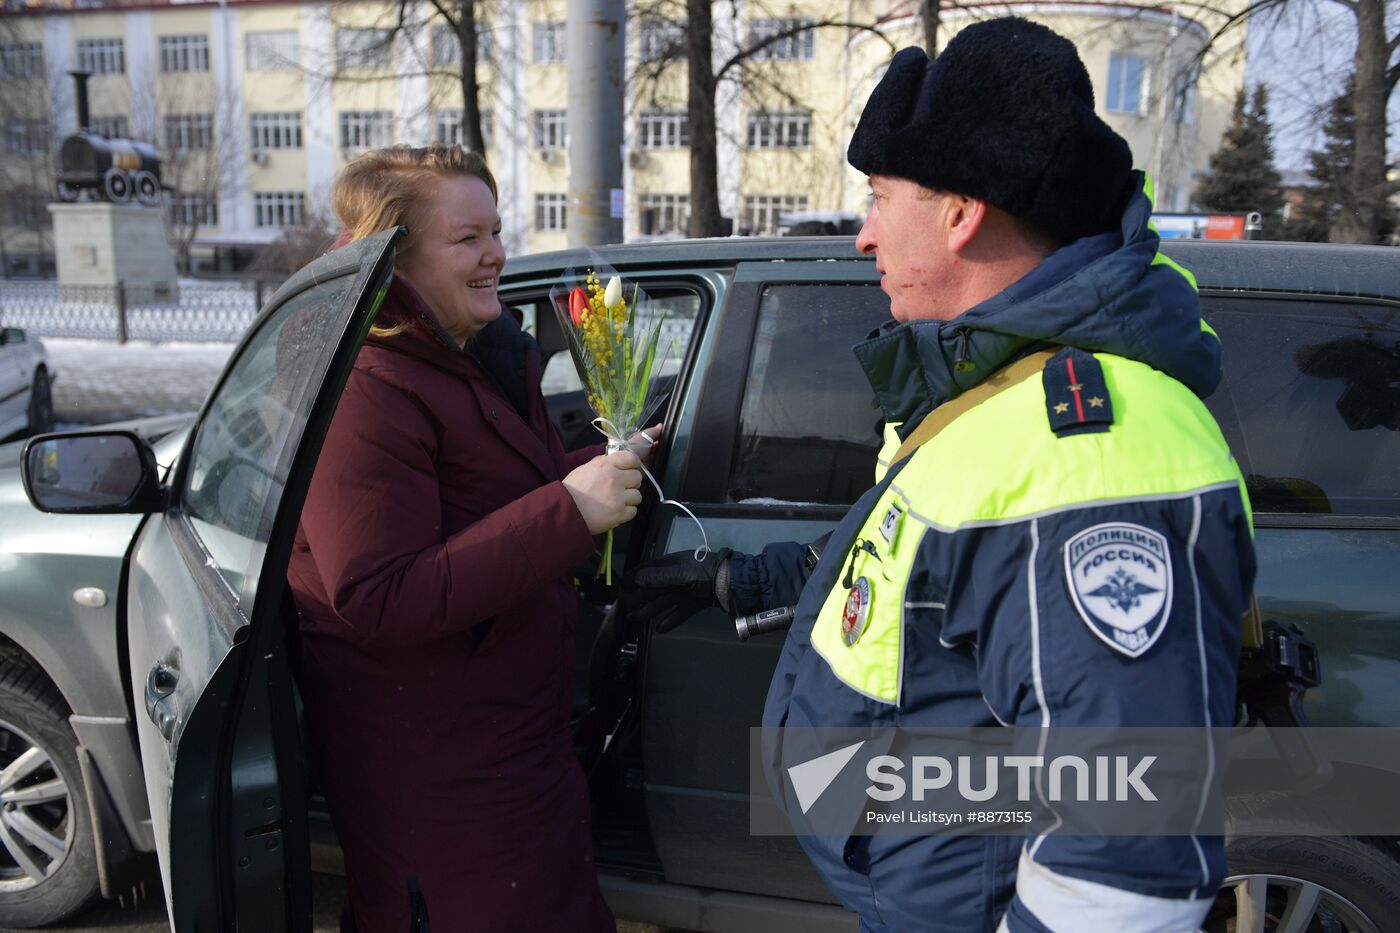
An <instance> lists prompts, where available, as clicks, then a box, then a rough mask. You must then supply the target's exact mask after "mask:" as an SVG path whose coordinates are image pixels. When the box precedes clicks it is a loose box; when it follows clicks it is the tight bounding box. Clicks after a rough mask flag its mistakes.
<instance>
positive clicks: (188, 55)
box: [160, 36, 209, 73]
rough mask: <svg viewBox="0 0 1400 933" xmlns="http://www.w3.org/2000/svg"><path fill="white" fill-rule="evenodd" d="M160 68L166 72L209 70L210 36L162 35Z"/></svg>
mask: <svg viewBox="0 0 1400 933" xmlns="http://www.w3.org/2000/svg"><path fill="white" fill-rule="evenodd" d="M160 70H161V71H163V72H166V73H170V72H177V71H208V70H209V37H208V36H161V37H160Z"/></svg>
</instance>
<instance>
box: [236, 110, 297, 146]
mask: <svg viewBox="0 0 1400 933" xmlns="http://www.w3.org/2000/svg"><path fill="white" fill-rule="evenodd" d="M248 130H249V137H250V141H251V144H252V147H253V151H254V152H266V151H268V150H271V149H300V148H301V113H300V112H298V111H287V112H276V113H271V112H269V113H251V114H249V115H248Z"/></svg>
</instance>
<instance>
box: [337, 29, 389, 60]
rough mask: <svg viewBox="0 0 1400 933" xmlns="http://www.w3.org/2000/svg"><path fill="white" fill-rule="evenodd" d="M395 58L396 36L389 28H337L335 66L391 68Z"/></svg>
mask: <svg viewBox="0 0 1400 933" xmlns="http://www.w3.org/2000/svg"><path fill="white" fill-rule="evenodd" d="M393 59H394V37H393V34H392V33H391V32H390V31H389V30H387V29H337V30H336V31H335V67H337V68H389V67H392V65H393Z"/></svg>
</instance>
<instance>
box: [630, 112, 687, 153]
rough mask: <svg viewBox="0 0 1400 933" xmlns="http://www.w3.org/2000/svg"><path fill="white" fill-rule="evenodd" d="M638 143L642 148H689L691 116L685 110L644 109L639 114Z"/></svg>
mask: <svg viewBox="0 0 1400 933" xmlns="http://www.w3.org/2000/svg"><path fill="white" fill-rule="evenodd" d="M637 145H638V146H640V147H641V148H642V149H685V148H687V147H688V146H689V145H690V117H689V116H688V115H687V114H686V112H685V111H684V110H643V111H642V112H641V113H640V114H638V115H637Z"/></svg>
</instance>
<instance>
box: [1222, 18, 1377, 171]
mask: <svg viewBox="0 0 1400 933" xmlns="http://www.w3.org/2000/svg"><path fill="white" fill-rule="evenodd" d="M1386 5H1387V8H1388V10H1387V20H1388V24H1387V29H1388V31H1389V33H1390V34H1391V35H1394V34H1395V30H1396V29H1397V28H1398V27H1400V0H1389V2H1387V4H1386ZM1355 46H1356V20H1355V18H1354V17H1353V16H1352V14H1351V12H1350V11H1349V10H1347V9H1346V8H1345V7H1344V6H1342V5H1341V4H1340V3H1335V2H1331V0H1293V2H1290V3H1288V4H1287V5H1286V6H1285V7H1284V9H1283V11H1282V12H1281V14H1279V15H1277V16H1275V17H1273V18H1270V19H1267V20H1257V21H1256V22H1254V23H1252V24H1251V25H1250V31H1249V49H1248V53H1247V56H1248V57H1247V58H1246V62H1247V65H1246V72H1245V77H1246V80H1247V82H1248V83H1249V85H1250V86H1251V87H1253V86H1254V85H1255V84H1258V83H1259V82H1261V81H1262V82H1264V83H1266V84H1268V86H1269V92H1270V93H1269V113H1270V118H1271V120H1272V122H1273V126H1274V152H1275V163H1276V165H1277V166H1278V168H1279V169H1280V170H1281V171H1302V170H1306V168H1307V164H1308V159H1307V153H1308V151H1309V150H1310V149H1311V148H1313V147H1314V146H1316V145H1317V142H1318V138H1319V134H1320V130H1321V127H1322V125H1323V123H1324V122H1325V121H1326V108H1327V105H1328V104H1329V103H1330V101H1331V100H1332V98H1334V97H1336V95H1337V94H1339V93H1340V92H1341V89H1342V83H1343V82H1344V81H1345V80H1346V76H1347V75H1348V74H1350V72H1351V62H1352V56H1353V54H1354V52H1355ZM1390 152H1391V155H1392V158H1394V157H1395V156H1396V155H1397V154H1398V153H1400V94H1397V95H1392V97H1391V101H1390Z"/></svg>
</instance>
